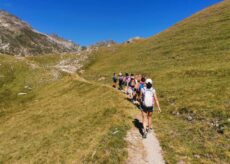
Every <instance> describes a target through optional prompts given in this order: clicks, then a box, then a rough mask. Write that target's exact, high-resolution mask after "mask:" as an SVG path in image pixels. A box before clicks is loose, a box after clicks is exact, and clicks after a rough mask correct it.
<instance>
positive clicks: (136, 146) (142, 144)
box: [126, 116, 165, 164]
mask: <svg viewBox="0 0 230 164" xmlns="http://www.w3.org/2000/svg"><path fill="white" fill-rule="evenodd" d="M140 118H141V117H140V116H137V117H136V118H135V119H134V121H133V124H134V126H135V127H133V128H132V129H131V130H130V131H129V132H128V134H127V137H126V141H127V142H128V159H127V163H128V164H164V163H165V161H164V159H163V156H162V150H161V147H160V144H159V141H158V139H157V137H156V135H155V133H154V131H152V132H149V133H148V135H147V138H146V139H142V136H141V128H142V123H141V122H140V121H139V120H141V119H140Z"/></svg>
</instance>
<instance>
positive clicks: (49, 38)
mask: <svg viewBox="0 0 230 164" xmlns="http://www.w3.org/2000/svg"><path fill="white" fill-rule="evenodd" d="M80 48H81V47H80V46H79V45H77V44H75V43H74V42H72V41H68V40H65V39H62V38H60V37H59V36H57V35H54V34H52V35H47V34H43V33H40V32H38V31H36V30H35V29H33V28H32V27H31V26H30V25H29V24H27V23H26V22H24V21H22V20H21V19H19V18H17V17H16V16H14V15H11V14H10V13H8V12H6V11H2V10H0V53H4V54H9V55H20V56H22V55H38V54H46V53H63V52H77V51H79V50H80Z"/></svg>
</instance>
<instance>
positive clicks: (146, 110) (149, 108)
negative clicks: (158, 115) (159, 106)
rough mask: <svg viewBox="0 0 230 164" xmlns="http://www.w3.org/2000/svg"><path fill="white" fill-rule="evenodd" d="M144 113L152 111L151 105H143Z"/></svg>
mask: <svg viewBox="0 0 230 164" xmlns="http://www.w3.org/2000/svg"><path fill="white" fill-rule="evenodd" d="M143 111H144V112H145V113H147V112H153V107H152V106H151V107H146V106H145V107H144V110H143Z"/></svg>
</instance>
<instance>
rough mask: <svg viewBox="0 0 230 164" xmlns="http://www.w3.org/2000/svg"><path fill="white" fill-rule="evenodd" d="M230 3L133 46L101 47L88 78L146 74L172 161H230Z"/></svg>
mask: <svg viewBox="0 0 230 164" xmlns="http://www.w3.org/2000/svg"><path fill="white" fill-rule="evenodd" d="M229 61H230V1H224V2H221V3H219V4H216V5H213V6H211V7H209V8H207V9H205V10H203V11H201V12H198V13H196V14H194V15H193V16H191V17H189V18H187V19H185V20H183V21H182V22H179V23H177V24H176V25H174V26H173V27H171V28H169V29H168V30H166V31H164V32H162V33H160V34H158V35H156V36H153V37H151V38H148V39H144V40H140V41H138V42H135V43H131V44H123V45H116V46H113V47H111V48H100V49H99V50H98V51H95V52H94V58H92V61H91V63H90V64H89V65H87V66H86V67H85V74H84V77H85V78H86V79H90V80H95V81H97V80H98V79H101V77H104V78H105V81H104V83H110V82H111V76H112V74H113V72H117V73H118V72H120V71H121V72H132V73H142V74H145V75H148V76H149V77H151V78H152V79H153V80H154V85H155V87H156V90H157V92H158V94H159V96H160V101H161V105H162V110H163V112H162V114H161V115H160V116H159V117H157V116H156V115H154V118H155V119H154V128H155V129H156V132H157V135H158V137H159V139H160V142H161V146H162V147H163V151H164V156H165V159H166V161H167V162H168V163H176V162H185V163H194V162H195V163H229V162H230V147H229V146H230V145H229V136H230V131H229V130H230V112H229V108H230V103H229V101H230V100H229V97H230V85H229V84H230V78H229V77H230V65H229Z"/></svg>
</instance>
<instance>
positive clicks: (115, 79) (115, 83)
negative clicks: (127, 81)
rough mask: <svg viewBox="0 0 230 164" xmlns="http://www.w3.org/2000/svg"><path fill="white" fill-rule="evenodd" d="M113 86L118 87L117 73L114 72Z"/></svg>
mask: <svg viewBox="0 0 230 164" xmlns="http://www.w3.org/2000/svg"><path fill="white" fill-rule="evenodd" d="M113 88H117V75H116V73H113Z"/></svg>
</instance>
